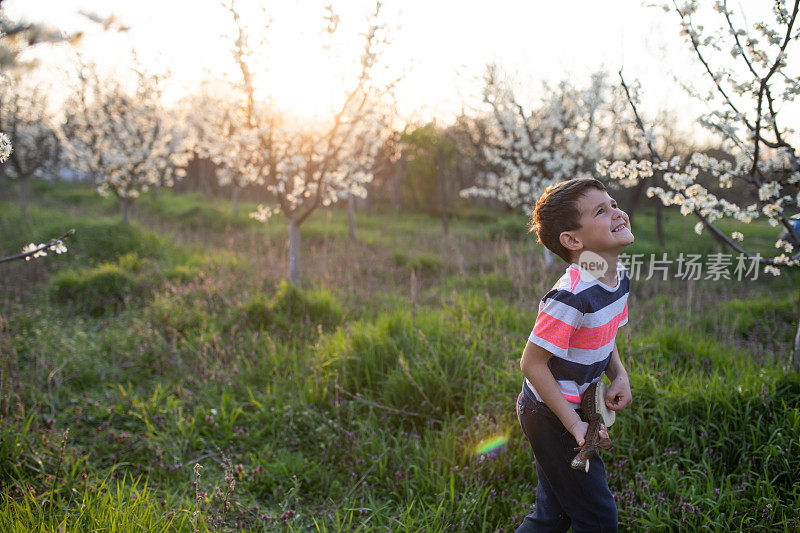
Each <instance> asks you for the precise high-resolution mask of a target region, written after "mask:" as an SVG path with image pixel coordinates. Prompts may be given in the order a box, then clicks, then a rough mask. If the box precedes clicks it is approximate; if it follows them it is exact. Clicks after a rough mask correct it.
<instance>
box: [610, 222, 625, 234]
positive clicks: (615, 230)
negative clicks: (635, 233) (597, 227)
mask: <svg viewBox="0 0 800 533" xmlns="http://www.w3.org/2000/svg"><path fill="white" fill-rule="evenodd" d="M627 227H628V226H627V224H625V223H624V222H623V223H622V224H620V225H619V226H617V227H616V228H614V229H613V230H611V233H616V232H618V231H619V230H622V229H625V228H627Z"/></svg>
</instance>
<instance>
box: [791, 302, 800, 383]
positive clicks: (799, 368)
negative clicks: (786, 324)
mask: <svg viewBox="0 0 800 533" xmlns="http://www.w3.org/2000/svg"><path fill="white" fill-rule="evenodd" d="M789 363H790V364H791V365H792V368H793V369H794V371H795V372H797V373H800V316H798V317H797V331H796V332H795V334H794V345H793V346H792V356H791V358H790V360H789Z"/></svg>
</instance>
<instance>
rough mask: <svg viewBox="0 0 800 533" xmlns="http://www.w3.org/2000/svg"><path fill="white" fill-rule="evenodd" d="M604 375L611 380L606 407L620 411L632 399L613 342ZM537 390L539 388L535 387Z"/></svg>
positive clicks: (625, 374)
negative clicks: (609, 359) (609, 360)
mask: <svg viewBox="0 0 800 533" xmlns="http://www.w3.org/2000/svg"><path fill="white" fill-rule="evenodd" d="M606 376H608V379H609V380H610V381H611V385H609V387H608V390H607V391H606V407H608V408H609V409H611V410H612V411H622V410H623V409H625V408H626V407H628V406H629V405H630V404H631V402H632V401H633V397H632V396H631V384H630V382H629V381H628V372H627V371H626V370H625V367H624V366H622V361H621V360H620V358H619V350H617V343H616V342H614V349H613V350H612V351H611V362H610V363H608V368H606ZM536 390H537V391H538V390H539V389H536Z"/></svg>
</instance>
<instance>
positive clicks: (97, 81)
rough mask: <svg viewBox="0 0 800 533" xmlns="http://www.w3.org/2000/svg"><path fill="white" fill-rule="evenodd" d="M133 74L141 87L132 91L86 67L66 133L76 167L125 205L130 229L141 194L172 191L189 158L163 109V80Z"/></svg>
mask: <svg viewBox="0 0 800 533" xmlns="http://www.w3.org/2000/svg"><path fill="white" fill-rule="evenodd" d="M132 74H133V75H134V76H133V77H134V79H135V87H134V89H133V90H128V89H127V88H126V87H125V86H124V84H123V82H122V81H121V80H119V79H118V78H115V77H111V76H101V75H100V74H98V72H97V69H96V67H94V66H93V65H91V64H87V63H83V64H81V65H80V68H79V69H78V72H77V78H78V81H79V83H78V84H77V85H76V86H75V88H74V91H73V94H72V95H71V96H70V98H69V99H68V100H67V104H66V113H65V121H64V124H63V126H62V128H61V136H62V138H63V140H64V141H65V144H66V146H67V148H68V150H67V153H68V155H69V157H70V160H71V162H72V164H73V165H75V166H76V167H77V168H78V169H80V170H84V171H87V172H91V173H92V174H93V175H94V176H95V179H96V180H97V181H96V184H97V191H98V192H99V193H100V194H102V195H108V194H113V195H114V196H116V197H117V198H118V199H119V200H120V209H121V214H122V222H123V223H124V224H127V223H128V211H129V207H130V204H131V202H133V201H134V200H135V199H136V198H137V197H138V196H139V194H140V192H142V191H146V190H148V188H150V187H154V186H171V185H172V182H173V180H174V179H175V178H177V177H181V176H182V175H183V173H184V172H185V171H184V169H183V167H184V166H185V165H186V163H187V160H188V154H189V152H188V150H186V148H185V147H184V146H183V142H182V135H183V134H182V133H181V131H180V128H179V127H178V124H177V122H176V121H175V120H173V119H172V118H171V116H170V115H169V113H167V111H165V110H164V108H163V106H162V103H161V88H160V81H161V77H160V76H158V75H154V74H149V73H147V72H145V71H144V70H142V69H139V70H136V71H134V72H133V73H132Z"/></svg>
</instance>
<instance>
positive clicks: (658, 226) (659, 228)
mask: <svg viewBox="0 0 800 533" xmlns="http://www.w3.org/2000/svg"><path fill="white" fill-rule="evenodd" d="M654 182H655V186H656V187H661V180H660V179H658V177H657V176H656V178H655V180H654ZM653 199H654V200H655V201H656V214H655V216H656V238H657V239H658V242H659V243H661V244H662V245H663V244H664V227H663V225H662V221H661V218H662V217H661V199H660V198H656V197H655V196H654V197H653Z"/></svg>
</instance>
